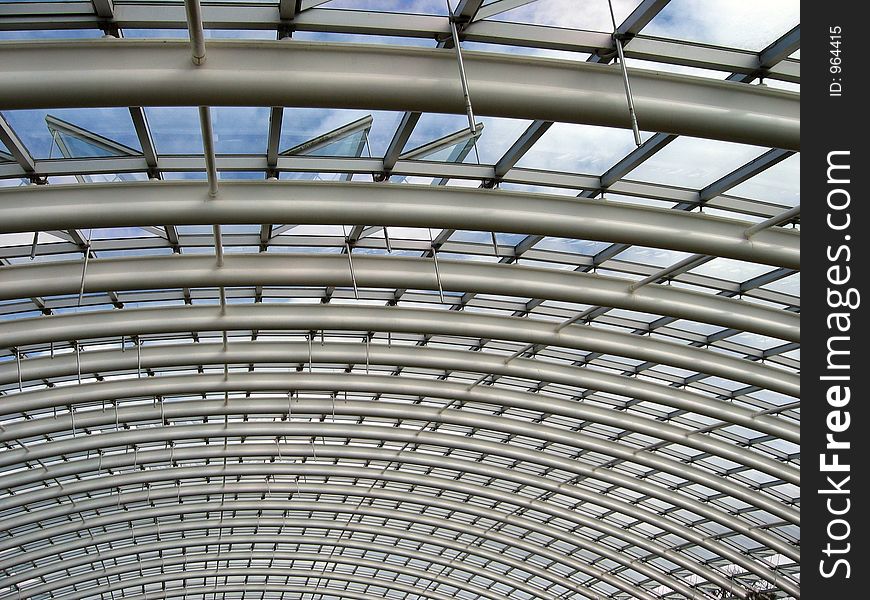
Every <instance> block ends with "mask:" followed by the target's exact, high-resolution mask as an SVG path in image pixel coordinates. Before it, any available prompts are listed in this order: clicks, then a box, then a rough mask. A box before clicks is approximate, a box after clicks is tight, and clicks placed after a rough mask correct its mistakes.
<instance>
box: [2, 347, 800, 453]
mask: <svg viewBox="0 0 870 600" xmlns="http://www.w3.org/2000/svg"><path fill="white" fill-rule="evenodd" d="M309 361H310V362H311V363H316V364H324V365H333V364H357V365H359V364H372V365H389V366H401V367H416V368H422V369H434V370H438V371H460V372H471V373H481V372H483V373H487V374H497V375H500V376H506V377H515V378H518V379H530V380H533V381H539V382H548V383H557V384H561V385H565V386H570V387H573V388H586V389H593V390H598V391H604V392H608V393H611V394H616V395H621V396H628V397H630V398H637V399H640V400H645V401H648V402H652V403H656V404H660V405H663V406H669V407H672V408H675V409H678V410H681V411H689V412H693V413H697V414H703V415H705V416H708V417H712V418H714V419H718V420H720V421H723V422H725V423H737V424H740V425H742V426H743V427H747V428H749V429H754V430H757V431H760V432H762V433H767V434H770V435H775V436H778V437H782V438H785V439H787V440H789V441H791V442H794V443H798V442H800V427H798V426H797V425H794V424H792V423H789V422H788V421H785V420H783V419H780V418H778V417H773V416H770V415H763V414H758V413H757V412H756V411H752V410H750V409H746V408H743V407H741V406H736V405H734V404H733V403H731V402H723V401H720V400H716V399H713V398H708V397H705V396H701V395H700V394H694V393H692V392H688V391H684V390H679V389H675V388H672V387H669V386H663V385H659V384H656V383H650V382H646V381H641V380H637V379H632V378H630V377H625V376H623V375H616V374H611V373H605V372H601V371H596V370H592V369H586V368H581V367H574V366H568V365H558V364H552V363H548V362H545V361H538V360H534V359H526V358H514V359H513V360H510V361H509V362H508V361H507V360H506V359H505V357H504V356H500V355H495V356H493V355H490V354H488V353H485V352H470V351H461V350H445V349H436V348H425V347H418V346H393V347H390V346H386V345H382V344H359V343H356V344H352V343H337V342H330V343H329V344H323V343H321V344H317V345H314V346H309V344H308V343H305V342H289V343H288V342H265V341H257V342H233V343H232V344H228V345H227V344H184V345H175V344H173V345H160V346H150V347H144V348H141V350H139V351H138V352H137V353H136V354H135V355H133V353H127V352H122V351H120V350H105V351H96V352H82V353H77V354H75V355H73V354H70V355H65V356H57V357H54V358H51V357H46V358H32V359H26V360H23V361H20V362H16V364H14V365H11V364H4V365H0V385H2V384H10V383H15V382H18V381H22V382H24V381H31V380H34V379H50V378H56V377H70V376H74V375H76V374H90V373H107V372H114V371H136V370H138V369H142V368H144V369H154V370H157V369H165V368H171V367H183V366H194V365H196V366H205V365H215V364H270V365H273V364H282V363H293V364H295V363H306V362H309ZM340 377H342V380H345V379H344V378H345V376H340ZM346 377H347V380H353V379H352V378H353V377H358V376H346ZM405 379H406V378H401V379H397V378H393V377H377V376H365V377H364V380H366V381H372V382H375V381H377V382H378V383H380V384H383V386H384V387H383V388H379V389H381V390H389V388H390V387H392V386H394V385H397V384H400V385H402V386H404V385H409V384H410V382H411V381H414V380H408V381H404V380H405ZM353 381H356V380H353ZM419 381H420V380H417V382H419ZM360 384H361V385H363V386H364V387H365V386H367V385H368V384H362V382H361V381H360ZM372 385H374V384H372ZM431 385H432V386H433V387H436V388H437V387H439V386H446V385H447V383H446V382H440V381H439V382H432V384H431ZM454 385H456V390H455V391H454V392H452V393H445V395H443V396H441V397H447V396H456V395H457V394H460V392H461V389H462V387H463V384H461V383H457V384H454ZM63 389H64V393H65V395H75V392H73V391H71V390H69V389H68V388H63ZM357 391H360V390H359V389H357ZM468 391H469V392H470V393H476V392H477V390H468ZM483 391H489V390H486V389H485V388H484V390H483ZM35 393H36V394H37V395H38V394H39V393H40V392H35ZM499 394H502V397H503V400H502V403H503V404H505V405H510V403H511V400H510V399H511V398H513V395H512V394H511V393H510V392H508V391H502V390H499ZM25 398H32V396H30V395H27V396H22V397H21V398H19V397H17V396H15V397H7V398H6V399H5V401H4V403H3V404H2V405H0V412H2V414H10V413H15V412H23V411H24V410H27V408H26V406H27V404H26V403H27V402H28V401H27V400H25ZM66 403H68V401H67V402H66ZM545 404H546V405H547V406H549V410H550V411H553V412H557V413H558V412H559V411H560V410H561V411H565V412H561V413H560V414H564V415H566V416H568V415H571V416H573V417H575V418H577V419H583V420H592V421H599V422H607V421H610V420H612V421H613V423H612V424H613V425H614V426H619V425H620V424H623V425H624V426H625V427H631V426H635V427H644V423H645V419H641V420H640V421H635V417H633V416H632V415H630V414H626V413H619V415H618V416H617V417H616V418H614V414H613V412H612V411H611V410H603V409H596V407H592V406H583V405H578V404H577V403H575V402H562V401H559V400H557V399H555V398H552V399H550V398H548V399H547V400H546V402H545ZM61 405H65V404H61ZM547 406H543V407H541V409H542V410H546V408H547ZM560 406H561V408H559V407H560ZM584 410H585V411H587V412H585V413H584ZM30 423H31V424H34V423H35V422H33V421H31V422H30ZM10 427H12V428H14V427H15V425H11V426H10ZM668 427H669V426H668V425H665V424H662V423H648V424H647V430H646V432H647V434H648V435H657V436H661V435H662V434H665V433H666V432H667V429H668ZM671 433H672V435H673V436H674V437H673V438H670V439H671V440H672V441H677V440H680V439H682V438H683V437H684V436H688V435H689V434H688V432H686V431H683V430H679V432H678V431H677V430H675V431H673V432H671ZM19 437H22V438H26V437H29V436H28V435H20V436H19ZM702 440H705V441H698V442H697V443H699V444H701V446H705V445H706V444H707V443H709V444H710V445H711V446H708V447H705V448H704V449H705V450H710V451H714V450H712V449H711V447H715V446H716V444H715V443H714V441H713V440H706V438H702ZM686 443H689V444H690V445H691V442H686ZM719 451H720V452H726V453H728V454H730V455H731V456H732V459H733V460H738V462H740V461H739V459H738V458H737V457H739V456H740V455H741V454H742V453H743V452H742V449H740V448H738V447H736V446H735V445H733V444H729V443H725V444H722V445H721V447H720V448H719ZM780 466H781V465H780V464H779V463H775V466H772V465H768V466H767V469H770V468H774V469H776V470H778V469H779V467H780ZM758 468H762V469H764V467H763V466H761V465H759V466H758Z"/></svg>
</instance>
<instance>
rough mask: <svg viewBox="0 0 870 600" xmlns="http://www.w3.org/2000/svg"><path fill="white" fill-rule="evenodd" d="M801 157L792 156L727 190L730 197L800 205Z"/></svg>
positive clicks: (785, 204)
mask: <svg viewBox="0 0 870 600" xmlns="http://www.w3.org/2000/svg"><path fill="white" fill-rule="evenodd" d="M800 172H801V155H800V154H793V155H792V156H790V157H788V158H786V159H785V160H783V161H782V162H780V163H777V164H775V165H773V166H772V167H770V168H769V169H766V170H764V171H762V172H761V173H759V174H758V175H756V176H755V177H752V178H750V179H747V180H746V181H744V182H743V183H741V184H740V185H738V186H735V187H733V188H731V189H730V190H728V194H729V195H731V196H739V197H742V198H752V199H754V200H763V201H765V202H775V203H777V204H782V205H783V206H797V205H798V204H800V201H801V196H800Z"/></svg>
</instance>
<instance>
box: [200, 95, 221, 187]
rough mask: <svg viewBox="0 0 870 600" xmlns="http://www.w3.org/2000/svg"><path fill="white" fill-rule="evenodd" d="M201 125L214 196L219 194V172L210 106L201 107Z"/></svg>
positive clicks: (207, 171)
mask: <svg viewBox="0 0 870 600" xmlns="http://www.w3.org/2000/svg"><path fill="white" fill-rule="evenodd" d="M199 125H200V129H201V130H202V150H203V155H204V156H205V171H206V176H207V177H208V195H209V196H210V197H212V198H214V197H215V196H217V194H218V174H217V163H216V161H215V153H214V135H213V133H212V127H211V110H210V109H209V107H208V106H200V107H199Z"/></svg>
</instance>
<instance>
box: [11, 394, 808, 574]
mask: <svg viewBox="0 0 870 600" xmlns="http://www.w3.org/2000/svg"><path fill="white" fill-rule="evenodd" d="M324 404H327V403H324ZM329 404H330V405H331V403H329ZM371 404H379V403H371ZM328 410H331V408H330V409H327V411H324V413H323V414H328ZM517 429H518V430H519V431H520V432H522V429H523V428H522V427H517ZM236 436H242V437H250V436H268V437H276V438H277V437H280V436H293V437H303V436H304V437H324V438H325V437H339V438H349V439H354V438H358V439H376V440H382V441H395V442H404V443H411V444H431V445H434V446H441V447H448V448H456V449H465V450H470V451H472V452H481V453H483V454H491V455H495V456H502V457H506V458H513V459H519V460H523V461H528V462H531V463H535V464H539V465H543V466H548V467H555V468H558V469H563V470H565V471H567V472H569V473H575V474H576V475H580V476H582V477H587V478H594V479H598V480H600V481H605V482H607V483H610V484H613V485H615V486H620V487H624V488H626V489H630V490H634V491H636V492H639V493H641V494H645V495H649V496H651V497H654V498H657V499H659V500H662V501H664V502H667V503H669V504H671V505H673V506H679V507H682V508H685V509H686V510H688V511H691V512H694V513H695V514H697V515H700V516H703V517H706V518H708V519H710V520H712V521H715V522H717V523H719V524H720V525H723V526H725V527H728V528H730V529H732V530H734V531H737V532H740V533H743V534H744V535H746V536H748V537H750V538H752V539H755V540H757V541H759V542H760V543H762V544H764V545H766V546H768V547H770V548H773V549H775V550H776V551H778V552H781V553H782V554H784V555H786V556H789V557H794V556H796V552H795V548H793V547H792V546H790V545H789V544H787V543H784V542H783V541H782V540H781V539H778V538H776V537H775V536H773V535H771V534H769V533H768V532H766V531H765V530H762V529H758V528H756V527H751V526H748V525H747V524H746V523H745V521H744V520H742V519H741V518H739V517H735V516H733V515H730V514H727V513H725V512H724V511H722V510H720V509H718V508H716V507H713V506H711V505H709V504H706V503H704V502H701V501H698V500H696V499H694V498H692V497H691V496H689V495H687V494H681V493H678V492H675V491H673V490H670V489H664V488H663V487H661V486H659V485H657V484H654V483H650V482H649V481H647V480H645V479H640V478H637V477H633V476H630V475H626V474H623V473H620V472H616V471H613V470H612V469H610V468H603V467H596V466H592V465H588V464H586V463H585V462H581V461H579V460H573V459H568V458H564V457H562V456H554V455H550V454H546V453H544V452H540V451H531V450H528V449H526V448H523V447H519V446H515V445H511V444H502V443H496V442H490V441H488V440H480V439H474V438H468V437H466V436H459V435H451V434H443V433H439V432H427V431H418V430H409V429H405V428H401V427H379V426H377V427H371V426H365V425H358V424H353V425H344V424H332V423H292V422H248V423H233V422H229V423H226V424H224V423H220V424H212V423H209V424H200V425H173V426H172V427H153V428H146V429H136V430H130V431H120V432H104V433H101V434H100V435H86V436H81V435H80V436H75V437H73V438H72V439H67V440H63V441H54V442H46V443H43V444H40V445H38V446H30V447H28V448H25V449H22V450H18V449H16V450H8V451H6V452H3V453H2V454H0V458H2V466H8V465H12V464H21V463H26V462H28V461H34V460H42V459H45V458H49V457H56V456H62V455H66V454H71V453H75V452H87V451H90V450H98V449H102V448H109V447H113V446H114V447H118V446H122V447H123V446H130V445H134V446H135V445H139V444H142V443H149V442H165V443H166V442H171V441H174V440H182V439H202V438H227V437H236ZM551 437H552V439H554V440H559V441H560V442H561V441H564V440H565V438H567V442H568V443H569V444H572V441H571V440H572V439H573V436H572V435H570V433H563V435H562V436H555V435H554V436H551ZM637 460H639V459H637ZM772 508H776V507H772ZM777 513H780V514H781V513H787V516H783V518H787V520H788V521H789V522H794V523H798V522H799V515H796V514H795V513H794V511H792V510H791V509H790V508H789V507H786V506H783V507H781V508H777ZM794 560H797V559H796V558H795V559H794Z"/></svg>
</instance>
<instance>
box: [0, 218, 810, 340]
mask: <svg viewBox="0 0 870 600" xmlns="http://www.w3.org/2000/svg"><path fill="white" fill-rule="evenodd" d="M763 233H764V232H760V233H759V235H763ZM753 239H754V238H753ZM77 264H78V263H77V262H56V263H44V264H33V265H20V266H19V265H16V266H8V267H4V269H3V272H4V277H3V280H2V281H0V300H9V299H14V298H29V297H33V296H39V297H43V296H50V295H62V294H77V293H79V291H80V289H81V284H82V281H81V276H80V273H79V270H78V267H77V266H74V265H77ZM71 267H72V268H71ZM437 275H438V277H436V272H435V270H434V268H433V265H432V261H431V260H426V259H416V258H395V257H386V256H363V255H360V256H357V257H355V259H354V261H353V273H351V271H350V270H349V268H348V262H347V257H345V256H331V255H323V254H308V255H306V254H300V255H293V256H289V257H288V256H282V255H269V254H256V255H244V254H234V255H230V256H226V257H225V260H224V265H223V266H222V267H221V268H220V269H215V268H214V261H213V259H212V258H211V257H206V256H183V255H173V256H165V257H137V258H123V259H96V260H91V261H90V262H89V265H88V273H87V278H86V280H85V282H84V291H85V292H86V293H89V292H105V291H114V292H120V291H127V290H143V289H165V288H194V287H211V288H214V287H238V286H246V287H251V286H258V285H259V286H316V287H324V286H327V287H328V286H335V287H351V286H354V287H355V286H356V285H359V286H360V287H373V288H394V289H409V288H410V289H429V290H440V289H443V290H444V291H446V292H473V293H482V294H496V295H502V296H519V297H532V298H539V299H541V300H558V301H563V302H576V303H581V304H590V305H595V306H612V307H614V308H624V309H627V310H636V311H640V312H646V313H652V314H660V315H663V316H670V317H675V318H680V319H690V320H694V321H700V322H704V323H711V324H715V325H719V326H722V327H726V328H734V329H739V330H742V331H752V332H754V333H760V334H763V335H768V336H771V337H776V338H779V339H782V340H785V341H791V342H797V341H800V316H799V315H796V314H794V313H790V312H787V311H781V310H774V309H772V308H767V307H764V306H759V305H757V304H750V303H748V302H743V301H740V300H735V299H732V298H725V297H721V296H713V295H709V294H703V293H700V292H692V291H688V290H684V289H679V288H671V287H667V286H660V285H649V286H644V287H643V288H640V289H638V290H635V291H630V290H629V289H628V288H629V286H630V285H631V282H630V281H627V280H620V279H615V278H610V277H601V276H597V275H590V274H587V273H578V272H564V271H555V270H551V269H542V268H531V267H520V266H516V265H507V264H486V263H479V262H473V263H472V262H469V261H447V260H440V261H439V272H438V274H437Z"/></svg>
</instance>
